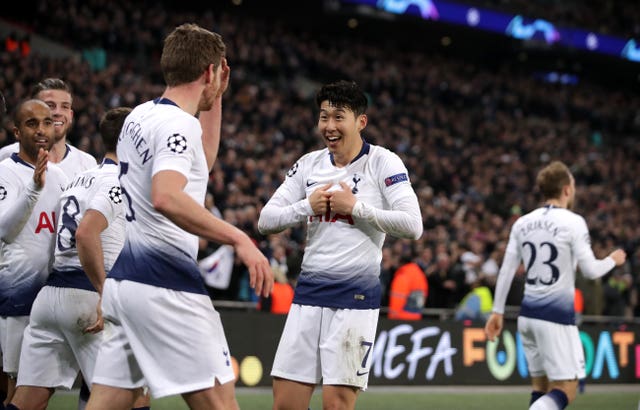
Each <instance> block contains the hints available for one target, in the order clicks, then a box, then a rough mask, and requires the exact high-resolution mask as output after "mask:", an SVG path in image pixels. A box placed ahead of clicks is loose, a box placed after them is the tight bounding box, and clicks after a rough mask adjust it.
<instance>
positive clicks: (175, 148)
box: [109, 99, 209, 293]
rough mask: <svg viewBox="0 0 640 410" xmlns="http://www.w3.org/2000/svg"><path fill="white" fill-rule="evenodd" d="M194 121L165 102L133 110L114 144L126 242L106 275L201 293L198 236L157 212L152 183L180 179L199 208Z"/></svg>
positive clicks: (203, 183) (202, 174)
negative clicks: (161, 175) (163, 176)
mask: <svg viewBox="0 0 640 410" xmlns="http://www.w3.org/2000/svg"><path fill="white" fill-rule="evenodd" d="M201 137H202V128H201V127H200V123H199V121H198V120H197V119H196V118H195V117H194V116H192V115H190V114H188V113H186V112H185V111H183V110H182V109H180V108H179V107H178V106H176V105H175V104H174V103H173V102H171V101H169V100H166V99H156V100H153V101H148V102H146V103H144V104H141V105H139V106H138V107H136V108H135V109H134V110H133V111H132V112H131V113H130V114H129V115H128V116H127V119H126V120H125V123H124V125H123V127H122V132H121V133H120V137H119V140H118V147H117V153H118V159H119V161H120V184H121V187H122V194H123V197H124V199H125V205H126V206H125V218H126V221H127V223H126V242H125V245H124V248H123V251H122V253H121V254H120V256H119V258H118V260H117V261H116V264H115V265H114V267H113V269H112V272H111V274H110V275H109V277H113V278H116V279H128V280H133V281H138V282H141V283H147V284H151V285H154V286H160V287H167V288H171V289H176V290H187V291H194V292H198V293H205V292H206V291H205V290H204V285H203V284H202V279H201V278H200V274H199V270H198V266H197V263H196V256H197V251H198V237H197V236H195V235H193V234H191V233H188V232H186V231H185V230H183V229H181V228H180V227H178V226H177V225H176V224H174V223H173V222H171V220H169V219H168V218H167V217H165V216H164V215H162V214H161V213H160V212H158V211H157V210H156V209H155V208H154V207H153V204H152V198H151V194H152V179H153V177H154V176H155V175H156V174H157V173H158V172H161V171H176V172H178V173H180V174H181V175H183V176H184V177H185V178H186V185H185V187H184V188H183V191H184V192H185V193H186V194H188V195H189V196H191V198H192V199H193V200H194V201H196V202H197V203H199V204H204V197H205V194H206V188H207V181H208V175H209V171H208V167H207V163H206V158H205V155H204V150H203V147H202V139H201Z"/></svg>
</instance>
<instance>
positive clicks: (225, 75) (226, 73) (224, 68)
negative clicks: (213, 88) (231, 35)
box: [216, 57, 231, 98]
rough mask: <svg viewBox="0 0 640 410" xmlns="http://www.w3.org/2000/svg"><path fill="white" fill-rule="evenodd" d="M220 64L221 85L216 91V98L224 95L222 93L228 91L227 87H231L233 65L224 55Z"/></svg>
mask: <svg viewBox="0 0 640 410" xmlns="http://www.w3.org/2000/svg"><path fill="white" fill-rule="evenodd" d="M220 65H221V72H220V87H219V88H218V92H217V93H216V98H219V97H222V94H224V92H225V91H227V87H229V77H230V76H231V67H229V65H228V64H227V59H226V58H225V57H222V60H221V61H220Z"/></svg>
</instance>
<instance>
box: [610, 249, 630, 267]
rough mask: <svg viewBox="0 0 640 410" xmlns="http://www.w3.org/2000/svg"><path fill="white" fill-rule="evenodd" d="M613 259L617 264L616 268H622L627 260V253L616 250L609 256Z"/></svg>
mask: <svg viewBox="0 0 640 410" xmlns="http://www.w3.org/2000/svg"><path fill="white" fill-rule="evenodd" d="M609 256H610V257H611V259H613V261H614V262H615V263H616V266H620V265H622V264H623V263H625V261H626V260H627V253H626V252H625V251H624V250H622V249H616V250H615V251H613V252H611V253H610V254H609Z"/></svg>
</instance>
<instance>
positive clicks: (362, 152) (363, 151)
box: [329, 138, 371, 165]
mask: <svg viewBox="0 0 640 410" xmlns="http://www.w3.org/2000/svg"><path fill="white" fill-rule="evenodd" d="M362 142H363V144H362V149H360V152H359V153H358V155H356V157H355V158H354V159H353V160H351V162H350V164H353V163H354V162H356V161H357V160H359V159H360V157H362V156H363V155H367V154H368V153H369V150H370V149H371V145H370V144H369V143H368V142H367V141H365V140H364V138H362ZM329 160H330V161H331V164H332V165H335V164H336V162H335V161H334V160H333V153H329Z"/></svg>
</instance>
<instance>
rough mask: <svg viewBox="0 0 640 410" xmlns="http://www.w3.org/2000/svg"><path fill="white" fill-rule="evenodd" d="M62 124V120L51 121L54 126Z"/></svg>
mask: <svg viewBox="0 0 640 410" xmlns="http://www.w3.org/2000/svg"><path fill="white" fill-rule="evenodd" d="M63 125H64V123H63V122H62V121H54V122H53V126H54V127H62V126H63Z"/></svg>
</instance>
